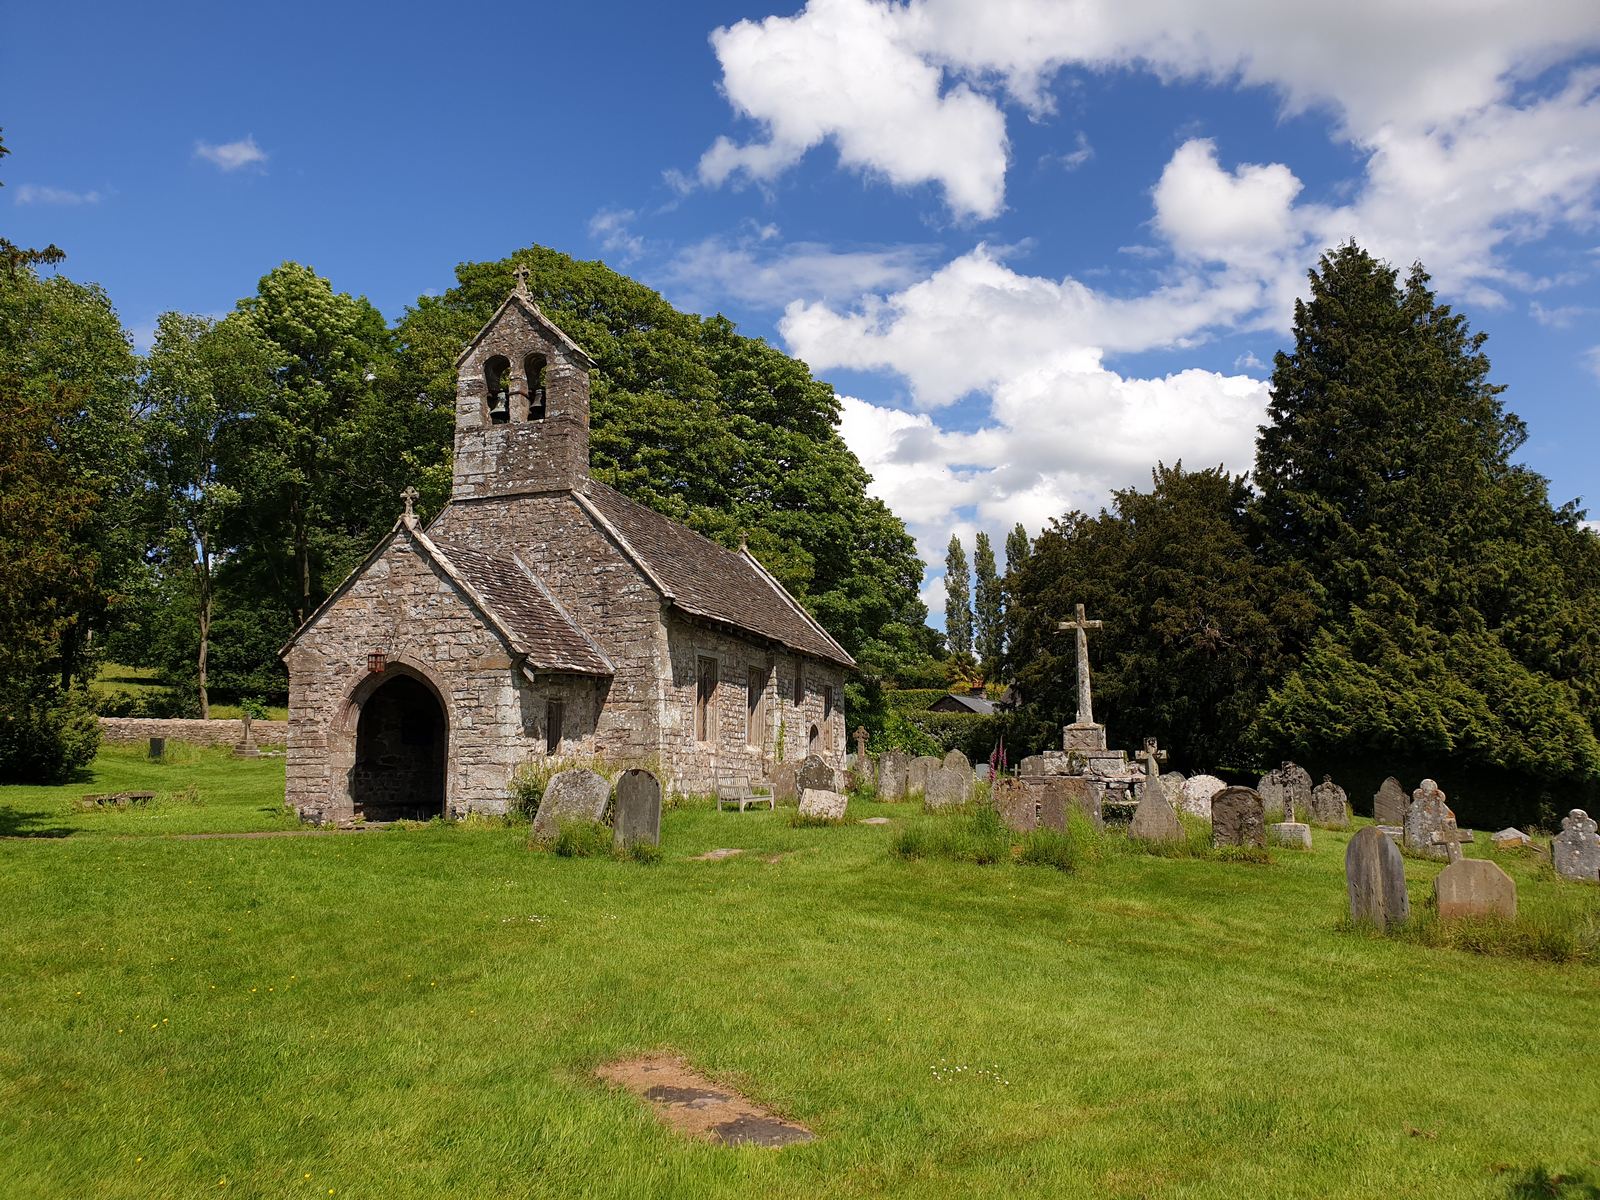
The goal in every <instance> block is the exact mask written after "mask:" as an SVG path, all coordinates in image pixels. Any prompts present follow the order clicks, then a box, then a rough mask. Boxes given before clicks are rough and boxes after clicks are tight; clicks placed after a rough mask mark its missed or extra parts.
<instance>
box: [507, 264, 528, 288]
mask: <svg viewBox="0 0 1600 1200" xmlns="http://www.w3.org/2000/svg"><path fill="white" fill-rule="evenodd" d="M511 274H512V275H514V276H516V279H517V291H519V292H525V291H527V290H528V268H527V267H525V266H523V265H522V264H521V263H518V264H517V269H516V270H515V271H513V272H511Z"/></svg>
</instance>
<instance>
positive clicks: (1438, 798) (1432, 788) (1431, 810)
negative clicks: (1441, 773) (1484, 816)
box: [1405, 779, 1456, 858]
mask: <svg viewBox="0 0 1600 1200" xmlns="http://www.w3.org/2000/svg"><path fill="white" fill-rule="evenodd" d="M1455 829H1456V815H1455V813H1453V812H1451V811H1450V806H1449V805H1448V804H1446V803H1445V794H1444V792H1443V791H1441V790H1440V788H1439V785H1438V784H1437V783H1435V782H1434V781H1433V780H1431V779H1424V780H1423V781H1422V786H1421V787H1419V788H1418V789H1417V790H1416V791H1414V792H1412V793H1411V804H1410V805H1409V806H1408V807H1407V808H1406V822H1405V844H1406V849H1407V850H1411V851H1413V852H1415V853H1417V854H1423V855H1426V856H1427V857H1429V858H1448V857H1449V853H1448V851H1447V850H1446V848H1445V845H1446V844H1445V842H1444V841H1443V840H1442V839H1441V840H1435V837H1434V835H1435V834H1443V833H1446V832H1449V833H1454V832H1455Z"/></svg>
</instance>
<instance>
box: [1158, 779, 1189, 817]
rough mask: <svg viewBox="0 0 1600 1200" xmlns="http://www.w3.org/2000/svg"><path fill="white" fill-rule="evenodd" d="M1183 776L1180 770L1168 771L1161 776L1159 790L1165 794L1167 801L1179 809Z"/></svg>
mask: <svg viewBox="0 0 1600 1200" xmlns="http://www.w3.org/2000/svg"><path fill="white" fill-rule="evenodd" d="M1183 784H1184V777H1183V772H1182V771H1168V772H1166V773H1165V774H1164V775H1162V776H1161V790H1162V791H1164V792H1165V793H1166V794H1167V803H1168V804H1170V805H1172V807H1173V808H1178V809H1181V808H1182V807H1183V804H1182V803H1181V801H1182V800H1183Z"/></svg>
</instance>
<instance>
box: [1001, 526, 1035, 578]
mask: <svg viewBox="0 0 1600 1200" xmlns="http://www.w3.org/2000/svg"><path fill="white" fill-rule="evenodd" d="M1031 545H1032V543H1031V542H1029V540H1028V531H1027V529H1025V528H1024V527H1023V524H1022V522H1021V521H1018V522H1017V523H1016V524H1015V525H1013V526H1012V527H1011V532H1010V533H1008V534H1006V574H1007V575H1009V574H1011V572H1012V571H1014V570H1016V569H1017V568H1018V567H1020V566H1021V565H1022V563H1023V560H1025V559H1026V558H1027V557H1028V553H1029V549H1030V547H1031Z"/></svg>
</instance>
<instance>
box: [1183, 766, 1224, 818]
mask: <svg viewBox="0 0 1600 1200" xmlns="http://www.w3.org/2000/svg"><path fill="white" fill-rule="evenodd" d="M1227 786H1228V785H1227V784H1226V783H1224V782H1223V781H1222V780H1220V779H1218V778H1217V777H1216V776H1215V775H1193V776H1190V777H1189V778H1188V779H1186V780H1184V781H1183V795H1182V797H1181V798H1180V800H1179V802H1178V807H1179V808H1181V809H1182V810H1183V811H1184V812H1186V813H1190V814H1192V815H1194V816H1196V817H1204V818H1205V819H1206V820H1208V821H1209V820H1211V800H1212V798H1213V797H1214V796H1215V795H1216V794H1217V793H1218V792H1220V791H1222V790H1223V788H1225V787H1227Z"/></svg>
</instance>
